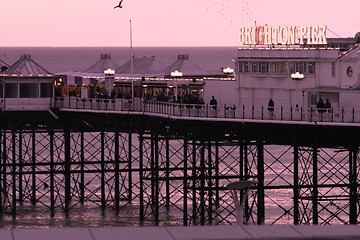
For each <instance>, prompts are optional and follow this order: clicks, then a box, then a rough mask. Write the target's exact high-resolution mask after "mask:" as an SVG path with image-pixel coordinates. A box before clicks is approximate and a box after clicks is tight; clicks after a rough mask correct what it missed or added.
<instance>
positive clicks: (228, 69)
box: [223, 67, 234, 77]
mask: <svg viewBox="0 0 360 240" xmlns="http://www.w3.org/2000/svg"><path fill="white" fill-rule="evenodd" d="M223 73H224V74H225V75H226V76H227V77H229V76H230V75H231V74H233V73H234V69H232V68H230V67H227V68H224V69H223Z"/></svg>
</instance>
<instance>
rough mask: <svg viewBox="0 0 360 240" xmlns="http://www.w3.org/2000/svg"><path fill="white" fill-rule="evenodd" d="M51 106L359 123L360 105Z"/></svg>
mask: <svg viewBox="0 0 360 240" xmlns="http://www.w3.org/2000/svg"><path fill="white" fill-rule="evenodd" d="M55 106H56V107H57V108H63V109H83V110H101V111H114V112H115V111H116V112H119V111H120V112H141V113H153V114H161V115H167V116H177V117H192V118H226V119H229V120H230V119H253V120H274V121H305V122H336V123H360V109H355V108H352V109H348V108H329V109H318V108H315V107H311V108H302V107H290V108H285V107H282V106H279V107H275V108H274V111H272V112H270V111H269V110H268V108H267V106H245V105H239V106H236V105H217V106H216V107H215V106H210V105H208V104H178V103H168V102H159V101H143V100H142V99H140V98H136V99H134V102H132V101H131V100H128V99H98V98H96V99H95V98H88V99H81V98H77V97H64V98H56V99H55Z"/></svg>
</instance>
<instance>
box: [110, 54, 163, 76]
mask: <svg viewBox="0 0 360 240" xmlns="http://www.w3.org/2000/svg"><path fill="white" fill-rule="evenodd" d="M164 69H165V65H163V64H162V63H160V62H159V61H157V60H156V59H155V56H152V57H146V56H144V57H134V58H133V69H131V60H129V61H128V62H126V63H125V64H123V65H122V66H120V67H119V68H117V69H115V72H116V73H135V74H159V73H164Z"/></svg>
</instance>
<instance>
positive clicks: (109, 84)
mask: <svg viewBox="0 0 360 240" xmlns="http://www.w3.org/2000/svg"><path fill="white" fill-rule="evenodd" d="M104 74H105V88H106V92H107V94H108V96H110V95H111V93H112V91H113V89H114V78H113V76H114V74H115V70H113V69H110V68H108V69H105V70H104Z"/></svg>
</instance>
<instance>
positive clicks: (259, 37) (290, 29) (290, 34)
mask: <svg viewBox="0 0 360 240" xmlns="http://www.w3.org/2000/svg"><path fill="white" fill-rule="evenodd" d="M304 39H306V44H316V45H321V44H326V43H327V41H326V26H322V25H316V26H276V27H271V26H253V27H240V36H239V40H240V44H242V45H279V44H281V45H303V44H304V43H305V41H304Z"/></svg>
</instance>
